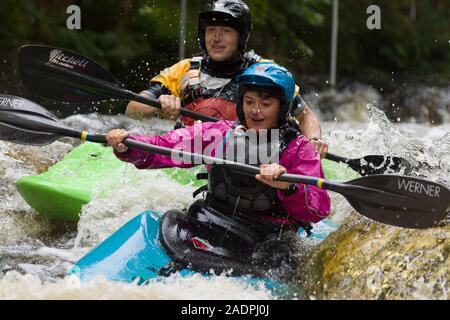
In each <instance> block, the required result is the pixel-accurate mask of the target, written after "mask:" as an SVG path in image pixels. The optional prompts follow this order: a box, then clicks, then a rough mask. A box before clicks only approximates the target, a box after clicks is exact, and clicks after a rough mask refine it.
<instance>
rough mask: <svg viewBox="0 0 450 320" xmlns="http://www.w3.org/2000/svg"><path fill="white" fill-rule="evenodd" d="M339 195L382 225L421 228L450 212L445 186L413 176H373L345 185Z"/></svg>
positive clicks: (439, 220) (443, 217)
mask: <svg viewBox="0 0 450 320" xmlns="http://www.w3.org/2000/svg"><path fill="white" fill-rule="evenodd" d="M344 185H345V187H343V188H342V189H340V193H341V194H342V195H344V196H345V198H346V199H347V200H348V201H349V203H350V204H351V205H352V206H353V207H354V208H355V209H356V210H357V211H358V212H360V213H361V214H363V215H364V216H366V217H368V218H370V219H372V220H375V221H379V222H382V223H385V224H390V225H394V226H399V227H404V228H414V229H424V228H430V227H435V226H438V225H439V224H440V223H441V222H442V221H443V220H444V219H445V218H446V216H447V214H448V213H449V212H450V190H449V188H448V187H446V186H444V185H442V184H439V183H435V182H431V181H427V180H423V179H417V178H413V177H406V176H395V175H373V176H367V177H362V178H358V179H355V180H352V181H349V182H347V183H345V184H344Z"/></svg>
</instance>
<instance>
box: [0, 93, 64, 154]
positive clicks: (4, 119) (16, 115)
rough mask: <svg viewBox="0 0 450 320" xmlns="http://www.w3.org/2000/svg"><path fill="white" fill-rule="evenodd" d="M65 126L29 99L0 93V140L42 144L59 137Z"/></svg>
mask: <svg viewBox="0 0 450 320" xmlns="http://www.w3.org/2000/svg"><path fill="white" fill-rule="evenodd" d="M65 129H66V128H65V126H64V125H63V124H62V123H60V122H59V120H58V118H57V117H56V116H54V115H53V114H51V113H50V112H49V111H47V110H46V109H44V108H42V107H41V106H39V105H37V104H35V103H34V102H31V101H30V100H27V99H24V98H19V97H15V96H10V95H0V140H4V141H9V142H13V143H19V144H25V145H37V146H42V145H46V144H50V143H52V142H53V141H55V140H57V139H59V138H60V137H61V135H59V134H58V133H65V131H64V130H65Z"/></svg>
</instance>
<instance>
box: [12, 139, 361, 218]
mask: <svg viewBox="0 0 450 320" xmlns="http://www.w3.org/2000/svg"><path fill="white" fill-rule="evenodd" d="M322 165H323V168H324V171H325V177H326V178H327V179H328V180H349V179H352V178H356V177H359V175H358V173H356V172H355V171H353V170H351V169H349V168H348V167H346V166H344V165H341V164H338V163H335V162H331V161H328V160H322ZM204 170H205V169H204V166H197V167H194V168H190V169H179V168H169V169H160V170H158V171H159V172H160V174H161V175H166V176H168V177H170V179H172V180H174V181H176V182H178V183H180V184H183V185H188V184H190V185H193V186H196V187H200V186H202V185H204V184H205V180H197V178H196V176H197V173H200V172H204ZM143 179H148V177H147V176H146V175H145V174H144V173H143V170H138V169H136V168H135V167H134V166H133V165H131V164H129V163H125V162H122V161H120V160H119V159H117V158H116V157H115V155H114V154H113V152H112V148H110V147H105V146H103V145H101V144H98V143H91V142H85V143H83V144H81V145H80V146H78V147H77V148H75V149H73V150H72V151H71V152H70V153H68V154H67V155H66V156H65V157H64V159H62V160H61V161H60V162H58V163H57V164H55V165H54V166H52V167H51V168H50V169H49V170H48V171H47V172H44V173H41V174H38V175H34V176H25V177H22V178H20V179H19V180H17V182H16V185H17V189H18V190H19V192H20V194H21V195H22V197H23V198H24V199H25V201H26V202H27V203H28V204H29V205H30V206H31V207H32V208H34V209H35V210H36V211H37V212H39V213H40V214H43V215H45V216H48V217H50V218H52V219H58V220H65V221H78V220H79V214H80V212H81V208H82V206H83V205H85V204H87V203H89V201H91V199H93V198H94V197H98V198H104V197H107V196H108V195H110V194H111V191H113V190H117V189H119V188H121V187H123V186H124V185H127V184H128V183H130V184H131V183H137V182H139V181H142V180H143Z"/></svg>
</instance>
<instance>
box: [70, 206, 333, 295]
mask: <svg viewBox="0 0 450 320" xmlns="http://www.w3.org/2000/svg"><path fill="white" fill-rule="evenodd" d="M161 220H162V218H161V214H160V213H158V212H156V211H144V212H142V213H140V214H139V215H137V216H136V217H134V218H133V219H131V220H130V221H129V222H127V223H126V224H125V225H123V226H122V227H121V228H120V229H119V230H117V231H116V232H115V233H114V234H112V235H111V236H110V237H109V238H107V239H106V240H104V241H103V242H102V243H100V244H99V245H98V246H97V247H95V248H94V249H92V250H91V251H90V252H89V253H87V254H86V255H85V256H84V257H82V258H81V259H80V260H79V261H78V262H77V263H76V264H75V265H74V266H73V268H72V269H71V270H70V271H69V274H73V275H77V276H78V277H79V278H80V279H81V280H82V281H87V280H89V279H92V278H93V277H96V276H103V277H105V278H106V279H109V280H113V281H122V282H128V283H131V282H136V283H137V284H138V285H141V284H144V283H145V282H147V281H148V280H151V279H155V278H158V277H163V276H164V275H165V270H166V271H167V270H168V266H170V265H171V263H172V262H173V259H172V258H171V256H169V255H168V253H167V251H166V250H165V248H164V246H163V245H162V243H161V241H160V238H161V235H160V228H161ZM337 227H338V225H337V224H336V223H334V222H333V221H331V220H329V219H325V220H323V221H321V222H320V223H319V224H316V225H314V228H313V233H312V234H311V235H310V236H309V237H310V238H317V239H318V241H320V240H323V239H325V238H326V237H327V235H328V234H329V233H330V232H332V231H334V230H336V229H337ZM298 236H299V237H301V238H305V237H306V232H305V231H304V230H303V229H300V230H299V232H298ZM177 272H179V274H180V275H182V276H189V275H193V274H195V273H196V272H195V271H193V270H190V269H188V268H184V269H181V270H177ZM204 275H205V276H211V274H207V273H204ZM240 277H242V278H243V279H244V280H245V281H247V282H248V283H249V284H260V283H261V281H262V282H263V283H264V285H265V286H266V288H267V289H269V290H279V289H280V288H281V287H282V286H283V285H282V284H280V283H277V282H276V281H273V280H271V279H268V278H261V277H252V276H240Z"/></svg>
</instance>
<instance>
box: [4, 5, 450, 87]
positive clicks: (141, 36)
mask: <svg viewBox="0 0 450 320" xmlns="http://www.w3.org/2000/svg"><path fill="white" fill-rule="evenodd" d="M413 1H416V5H417V17H416V19H415V20H414V19H412V18H411V16H410V8H411V4H412V3H413ZM247 2H248V4H249V6H250V8H251V10H252V17H253V22H254V24H253V27H254V28H253V33H252V38H251V41H250V44H249V48H250V49H255V51H256V52H257V53H259V54H261V55H263V56H264V57H267V58H271V59H275V60H276V61H278V62H279V63H282V64H284V65H286V66H287V67H288V68H289V69H291V70H292V71H293V72H294V74H296V76H297V79H300V80H299V83H301V81H302V76H303V77H307V76H308V77H312V76H321V77H323V78H326V77H327V74H328V72H329V60H330V57H329V55H330V54H329V52H330V29H331V5H332V0H270V1H268V0H248V1H247ZM205 3H206V1H203V0H188V18H187V43H186V46H187V54H186V55H187V56H191V55H192V54H194V53H198V52H199V48H198V46H197V41H196V40H197V13H198V11H199V10H200V9H201V8H202V7H203V6H204V5H205ZM339 3H340V10H339V13H340V21H339V48H338V53H339V56H338V77H339V78H340V79H343V78H350V79H354V80H359V81H363V82H366V83H377V82H383V81H385V82H388V81H389V79H390V78H391V77H392V74H393V73H394V74H396V75H399V76H401V77H406V78H408V77H415V78H419V79H429V78H432V79H449V78H450V3H449V2H448V1H447V0H433V1H430V0H396V1H389V0H377V1H374V0H358V1H354V0H341V1H340V2H339ZM71 4H76V5H78V6H80V8H81V12H82V16H81V18H82V22H81V30H74V31H71V30H68V29H67V28H66V19H67V18H68V16H69V15H68V14H67V13H66V8H67V7H68V6H69V5H71ZM372 4H376V5H378V6H380V8H381V18H382V20H381V27H382V29H381V30H368V29H367V27H366V20H367V18H368V16H369V15H368V14H367V13H366V9H367V7H368V6H369V5H372ZM0 12H1V16H2V21H1V22H0V49H1V57H0V74H1V80H0V84H1V86H2V91H3V92H9V93H12V94H21V93H22V94H25V95H26V94H27V92H22V88H21V87H20V86H18V85H17V84H18V83H19V80H18V77H17V74H16V69H17V66H16V52H17V49H18V48H19V47H20V46H21V45H23V44H27V43H33V44H36V43H42V44H49V45H54V46H58V47H64V48H68V49H72V50H75V51H78V52H80V53H82V54H84V55H86V56H88V57H91V58H93V59H95V60H97V61H98V62H100V63H101V64H103V65H105V66H106V67H107V68H108V69H109V70H110V71H111V72H112V73H113V74H114V75H116V76H117V77H118V78H119V79H120V80H122V81H123V82H125V83H126V84H127V85H128V86H129V88H130V89H133V90H135V91H138V90H141V89H142V88H144V87H145V86H146V83H147V81H148V79H149V78H151V77H152V76H153V75H154V74H156V73H157V72H159V71H160V70H161V69H163V68H164V67H166V66H168V65H171V64H173V63H175V62H176V61H177V60H178V39H179V15H180V0H164V1H161V0H96V1H94V0H78V1H77V0H61V1H57V0H2V1H1V3H0Z"/></svg>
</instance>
